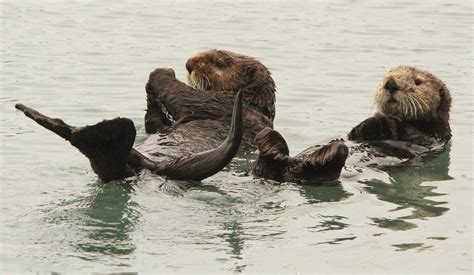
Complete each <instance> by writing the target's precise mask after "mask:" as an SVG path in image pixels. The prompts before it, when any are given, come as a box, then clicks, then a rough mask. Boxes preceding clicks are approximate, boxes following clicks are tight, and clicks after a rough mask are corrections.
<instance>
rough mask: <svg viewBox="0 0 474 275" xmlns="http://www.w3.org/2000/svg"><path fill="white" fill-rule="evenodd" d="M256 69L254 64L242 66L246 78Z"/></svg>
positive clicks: (250, 76) (251, 75)
mask: <svg viewBox="0 0 474 275" xmlns="http://www.w3.org/2000/svg"><path fill="white" fill-rule="evenodd" d="M256 71H257V68H255V66H250V65H249V66H245V67H243V68H242V73H243V74H244V75H245V76H247V77H248V78H252V77H253V75H254V74H255V72H256Z"/></svg>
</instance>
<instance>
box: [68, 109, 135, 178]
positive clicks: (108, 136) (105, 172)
mask: <svg viewBox="0 0 474 275" xmlns="http://www.w3.org/2000/svg"><path fill="white" fill-rule="evenodd" d="M135 135H136V131H135V126H134V124H133V122H132V121H131V120H130V119H128V118H115V119H112V120H104V121H102V122H99V123H97V124H95V125H89V126H85V127H81V128H76V129H75V130H74V131H73V132H72V136H71V140H70V142H71V144H72V145H73V146H74V147H76V148H77V149H79V151H81V153H83V154H84V155H85V156H86V157H87V158H88V159H89V161H90V163H91V167H92V169H93V170H94V172H95V173H96V174H97V175H98V176H99V178H100V179H101V180H103V181H104V182H108V181H112V180H119V179H123V178H126V177H130V176H133V175H134V172H133V171H132V169H131V167H129V165H128V158H129V154H130V150H132V146H133V142H134V141H135Z"/></svg>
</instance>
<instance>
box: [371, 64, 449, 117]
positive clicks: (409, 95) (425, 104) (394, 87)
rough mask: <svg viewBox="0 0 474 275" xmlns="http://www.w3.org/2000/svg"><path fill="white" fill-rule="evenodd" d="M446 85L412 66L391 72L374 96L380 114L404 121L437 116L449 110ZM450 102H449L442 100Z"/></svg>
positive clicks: (398, 68)
mask: <svg viewBox="0 0 474 275" xmlns="http://www.w3.org/2000/svg"><path fill="white" fill-rule="evenodd" d="M447 93H448V90H447V88H446V86H445V85H444V83H443V82H442V81H441V80H439V79H438V78H436V77H435V76H434V75H432V74H430V73H428V72H426V71H423V70H420V69H417V68H413V67H397V68H394V69H392V70H390V71H389V72H388V74H387V75H386V76H385V77H384V79H383V81H382V83H381V84H380V86H379V88H378V90H377V92H376V93H375V104H376V105H377V108H378V110H379V112H381V113H383V114H386V115H393V116H397V117H399V118H401V119H408V120H414V119H421V118H424V117H432V116H435V115H436V114H437V113H438V112H440V111H441V110H444V109H446V108H441V107H443V106H442V105H443V104H444V105H446V106H445V107H447V111H449V107H450V104H451V102H450V97H449V94H447ZM445 99H449V102H443V100H445Z"/></svg>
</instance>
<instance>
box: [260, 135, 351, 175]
mask: <svg viewBox="0 0 474 275" xmlns="http://www.w3.org/2000/svg"><path fill="white" fill-rule="evenodd" d="M254 142H255V144H256V145H257V147H258V150H259V155H258V158H257V160H256V161H255V163H254V164H253V166H252V174H253V175H255V176H258V177H262V178H267V179H272V180H276V181H279V182H294V183H299V184H322V183H325V182H328V181H333V180H336V179H338V178H339V175H340V173H341V170H342V168H343V167H344V164H345V162H346V159H347V156H348V152H349V150H348V148H347V146H346V145H345V144H344V142H343V141H339V140H334V141H331V142H330V143H329V144H327V145H325V146H316V147H311V148H308V149H307V150H305V151H303V152H301V153H300V154H298V155H297V156H295V157H290V156H289V150H288V145H287V144H286V141H285V139H284V138H283V137H282V136H281V135H280V133H278V132H277V131H275V130H272V129H270V128H265V129H263V130H262V131H260V132H259V133H258V134H257V135H256V136H255V140H254Z"/></svg>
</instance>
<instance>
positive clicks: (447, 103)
mask: <svg viewBox="0 0 474 275" xmlns="http://www.w3.org/2000/svg"><path fill="white" fill-rule="evenodd" d="M438 93H439V97H440V103H439V107H438V110H437V111H438V113H445V114H448V115H449V110H450V109H451V95H450V93H449V90H448V89H447V88H446V86H444V87H442V88H440V89H439V90H438Z"/></svg>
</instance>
